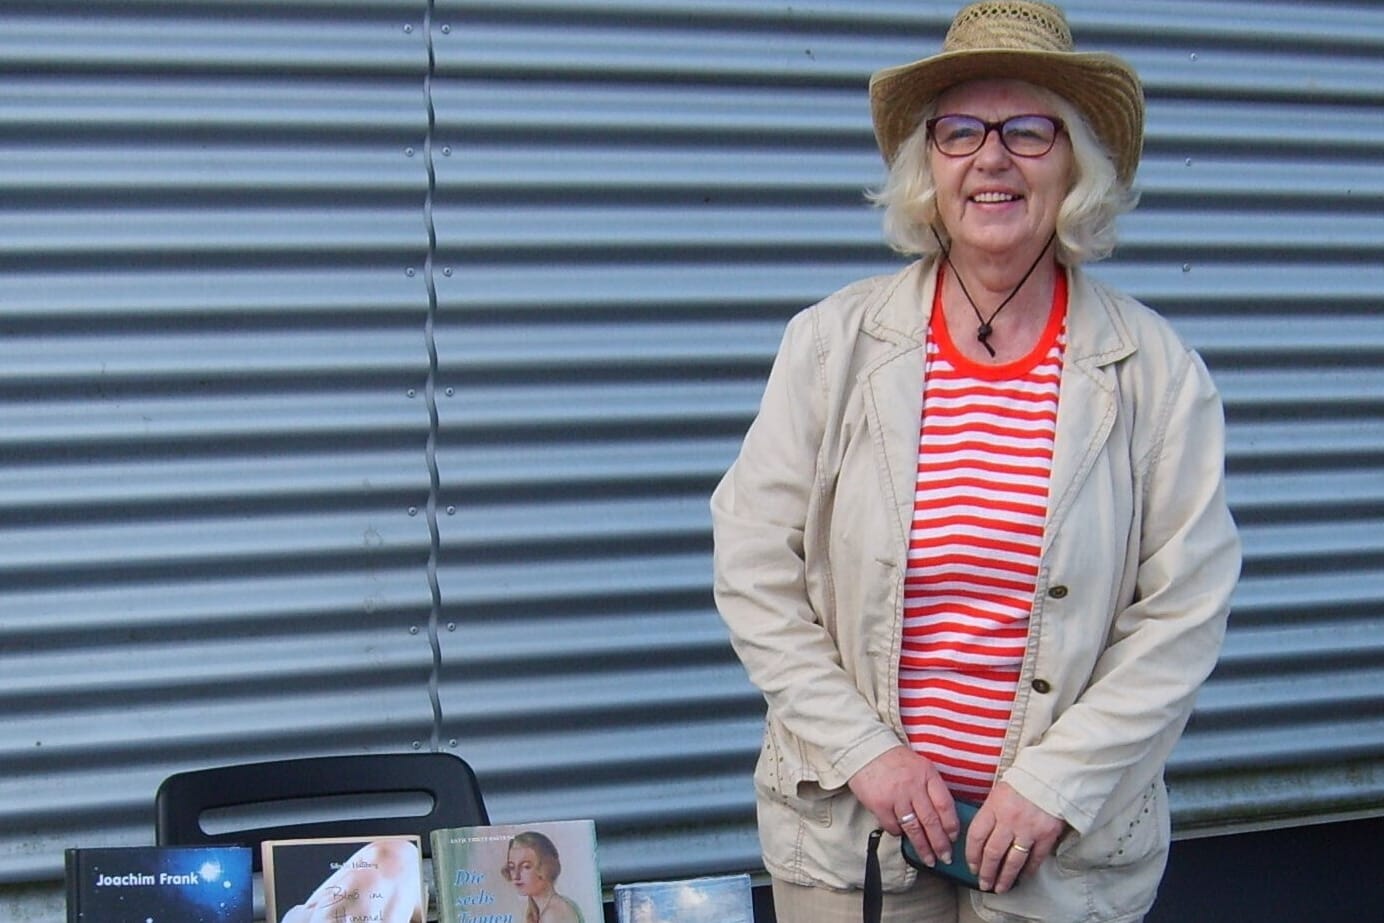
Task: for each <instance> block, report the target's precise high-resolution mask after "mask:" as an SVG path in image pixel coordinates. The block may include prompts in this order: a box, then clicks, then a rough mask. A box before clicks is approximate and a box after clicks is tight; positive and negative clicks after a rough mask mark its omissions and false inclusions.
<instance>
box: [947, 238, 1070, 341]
mask: <svg viewBox="0 0 1384 923" xmlns="http://www.w3.org/2000/svg"><path fill="white" fill-rule="evenodd" d="M929 230H931V231H932V236H933V237H936V238H937V246H939V247H941V248H942V259H943V260H945V261H946V263H947V266H948V267H949V268H950V269H951V271H952V275H954V276H956V284H957V285H959V286H961V294H963V295H965V296H966V300H967V301H969V302H970V303H971V310H972V311H974V312H976V320H978V321H980V326H979V327H977V328H976V339H977V340H980V345H981V346H984V347H985V351H986V352H988V353H989V354H990V358H991V359H993V358H995V347H993V346H991V345H990V343H989V340H990V335H991V334H992V333H994V332H995V328H994V327H993V326H991V324H992V322H993V321H994V319H995V318H996V317H997V316H998V315H999V313H1000V312H1001V311H1003V310H1004V306H1005V305H1007V304H1009V302H1011V301H1013V300H1014V296H1015V295H1017V294H1019V289H1021V288H1023V287H1024V283H1025V282H1027V281H1028V277H1029V276H1031V275H1033V270H1035V269H1037V268H1038V264H1039V263H1041V262H1042V261H1043V254H1045V253H1047V252H1048V248H1049V247H1051V246H1052V242H1053V240H1054V238H1056V237H1057V232H1056V231H1053V232H1052V235H1051V236H1049V237H1048V242H1047V243H1045V244H1044V245H1043V249H1042V250H1039V251H1038V257H1037V258H1036V259H1035V260H1034V261H1033V265H1032V266H1029V267H1028V272H1026V273H1024V277H1023V278H1022V279H1020V280H1019V284H1018V285H1016V286H1014V290H1013V291H1012V292H1010V293H1009V296H1008V297H1007V298H1005V299H1004V301H1001V302H1000V306H999V307H998V308H996V309H995V310H993V311H991V312H990V316H989V317H988V318H987V317H986V316H985V315H984V314H982V313H981V312H980V308H979V307H978V306H977V305H976V300H975V299H974V298H972V297H971V293H970V291H969V290H967V288H966V282H965V280H964V279H962V278H961V273H959V272H957V270H956V264H955V263H953V262H952V260H951V251H949V250H948V249H947V245H946V244H944V243H942V235H941V234H938V233H937V227H936V226H935V225H934V226H931V227H929Z"/></svg>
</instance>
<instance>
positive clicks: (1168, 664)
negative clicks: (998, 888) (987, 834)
mask: <svg viewBox="0 0 1384 923" xmlns="http://www.w3.org/2000/svg"><path fill="white" fill-rule="evenodd" d="M1163 405H1164V406H1163V407H1162V408H1161V412H1160V413H1159V415H1158V417H1157V418H1156V419H1157V423H1156V426H1155V428H1154V430H1153V434H1152V439H1151V440H1148V441H1146V442H1145V443H1144V445H1143V446H1140V445H1136V446H1135V447H1134V450H1135V451H1136V452H1142V453H1143V454H1142V456H1141V457H1136V458H1135V460H1134V461H1135V465H1136V471H1137V472H1141V473H1142V478H1141V483H1140V484H1138V485H1136V486H1137V487H1138V489H1140V490H1141V491H1142V503H1141V506H1142V517H1141V519H1140V524H1139V529H1138V533H1137V535H1138V549H1137V571H1136V573H1135V592H1134V596H1133V600H1132V602H1130V603H1129V604H1128V605H1126V606H1124V607H1123V608H1122V609H1121V610H1120V611H1118V612H1116V613H1114V618H1113V620H1112V621H1111V623H1110V625H1111V627H1110V631H1109V636H1108V639H1107V643H1106V646H1105V648H1104V650H1103V652H1102V653H1101V654H1100V656H1099V658H1098V660H1097V661H1096V663H1095V667H1094V669H1093V670H1092V672H1091V676H1090V679H1089V681H1088V683H1087V685H1086V688H1085V689H1084V691H1082V692H1081V693H1080V695H1079V696H1078V697H1077V699H1076V700H1075V702H1074V703H1073V704H1072V705H1071V706H1069V707H1068V708H1067V709H1066V710H1065V711H1063V712H1062V713H1061V714H1060V715H1059V716H1058V717H1057V718H1056V720H1055V721H1054V722H1053V724H1052V726H1051V727H1050V728H1048V730H1047V731H1046V733H1045V734H1044V735H1043V736H1042V737H1041V739H1039V740H1037V741H1036V742H1034V743H1033V744H1031V745H1030V746H1028V747H1025V748H1023V749H1021V750H1020V751H1019V752H1018V753H1017V755H1016V756H1015V759H1014V762H1013V764H1012V765H1011V766H1010V767H1009V768H1008V769H1007V770H1006V772H1005V774H1004V776H1003V778H1004V779H1005V781H1007V782H1009V783H1010V784H1011V785H1013V786H1014V787H1015V788H1016V789H1017V790H1018V791H1019V792H1020V793H1021V794H1023V795H1024V796H1025V797H1027V798H1028V799H1029V800H1030V801H1033V802H1034V803H1035V804H1037V805H1039V806H1040V807H1043V808H1044V809H1045V810H1047V811H1049V812H1050V813H1053V814H1057V815H1059V816H1061V817H1063V818H1065V819H1066V820H1067V821H1068V822H1069V823H1070V824H1072V826H1073V827H1075V828H1076V830H1077V831H1078V832H1079V833H1086V832H1087V831H1088V830H1089V829H1090V828H1091V826H1092V825H1093V824H1094V823H1095V821H1096V819H1097V817H1098V816H1099V815H1100V813H1101V809H1102V808H1103V807H1104V806H1105V803H1106V800H1107V799H1108V798H1109V796H1110V794H1111V793H1112V792H1113V791H1114V790H1115V788H1116V786H1117V785H1119V784H1120V783H1121V781H1122V780H1124V779H1125V777H1126V775H1127V774H1129V773H1131V772H1133V773H1139V774H1141V775H1143V776H1144V777H1145V778H1144V779H1142V780H1141V781H1145V782H1151V781H1152V780H1153V779H1154V778H1156V777H1157V774H1158V773H1159V772H1161V769H1162V766H1163V764H1164V763H1165V761H1166V759H1167V757H1168V755H1169V753H1170V752H1171V750H1172V747H1173V745H1174V744H1175V743H1176V741H1177V739H1178V737H1179V736H1180V735H1181V733H1182V729H1183V727H1184V726H1185V725H1186V722H1187V720H1188V718H1189V717H1190V715H1191V711H1192V706H1193V703H1194V700H1195V697H1196V693H1197V690H1198V689H1199V688H1200V686H1201V685H1202V683H1203V682H1204V681H1205V679H1206V677H1207V676H1208V675H1209V674H1210V672H1211V670H1212V668H1213V667H1214V666H1215V663H1216V659H1217V656H1218V654H1219V651H1220V647H1221V642H1222V640H1223V638H1224V635H1225V629H1226V619H1227V615H1228V612H1229V608H1230V597H1231V593H1232V591H1233V589H1234V587H1235V583H1236V581H1237V579H1238V577H1239V572H1240V542H1239V538H1238V536H1237V533H1236V529H1235V524H1234V522H1233V520H1232V519H1231V515H1230V511H1229V509H1228V507H1227V505H1226V499H1225V477H1224V465H1225V425H1224V419H1223V411H1222V407H1221V402H1220V398H1219V396H1218V395H1217V393H1216V390H1215V387H1214V385H1213V384H1212V381H1211V377H1210V374H1209V373H1208V372H1207V370H1206V368H1205V366H1204V365H1203V364H1202V363H1201V360H1200V359H1199V357H1197V356H1196V355H1195V353H1192V352H1190V351H1189V352H1186V353H1184V355H1183V357H1182V365H1181V368H1180V369H1179V374H1178V375H1176V376H1174V378H1173V379H1172V384H1171V386H1170V387H1169V389H1168V391H1167V393H1166V394H1165V395H1164V401H1163ZM1077 541H1080V538H1078V539H1077Z"/></svg>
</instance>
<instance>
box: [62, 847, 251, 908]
mask: <svg viewBox="0 0 1384 923" xmlns="http://www.w3.org/2000/svg"><path fill="white" fill-rule="evenodd" d="M251 858H252V854H251V852H250V850H249V848H247V847H244V846H98V847H74V848H72V849H68V850H67V851H66V853H65V860H66V865H67V921H68V923H250V921H251V919H252V918H253V914H254V891H253V883H252V878H251Z"/></svg>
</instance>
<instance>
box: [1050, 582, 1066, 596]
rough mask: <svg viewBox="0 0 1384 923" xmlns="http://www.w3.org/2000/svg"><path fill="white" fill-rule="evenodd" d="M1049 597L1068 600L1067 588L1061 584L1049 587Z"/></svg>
mask: <svg viewBox="0 0 1384 923" xmlns="http://www.w3.org/2000/svg"><path fill="white" fill-rule="evenodd" d="M1048 595H1049V596H1051V597H1052V598H1053V599H1066V598H1067V588H1066V587H1065V586H1063V585H1062V584H1060V583H1059V584H1057V585H1056V586H1051V587H1048Z"/></svg>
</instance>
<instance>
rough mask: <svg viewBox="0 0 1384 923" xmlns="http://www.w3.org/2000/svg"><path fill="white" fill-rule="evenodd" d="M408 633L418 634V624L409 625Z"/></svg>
mask: <svg viewBox="0 0 1384 923" xmlns="http://www.w3.org/2000/svg"><path fill="white" fill-rule="evenodd" d="M408 633H409V634H411V635H416V634H418V626H417V625H410V626H409V627H408Z"/></svg>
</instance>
